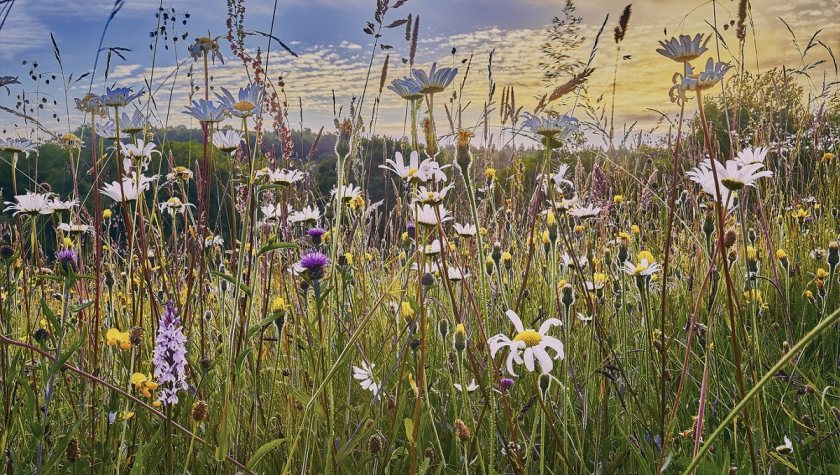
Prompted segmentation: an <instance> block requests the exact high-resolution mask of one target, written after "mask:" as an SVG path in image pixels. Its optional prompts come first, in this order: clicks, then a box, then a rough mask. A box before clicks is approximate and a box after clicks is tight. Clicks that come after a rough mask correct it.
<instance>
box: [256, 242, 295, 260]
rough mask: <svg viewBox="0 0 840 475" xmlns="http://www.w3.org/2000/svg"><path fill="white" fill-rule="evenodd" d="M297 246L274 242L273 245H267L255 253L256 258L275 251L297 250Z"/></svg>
mask: <svg viewBox="0 0 840 475" xmlns="http://www.w3.org/2000/svg"><path fill="white" fill-rule="evenodd" d="M297 248H298V245H297V244H295V243H293V242H275V243H274V244H267V245H265V246H263V247H262V248H260V250H259V251H257V257H260V256H262V255H263V254H265V253H266V252H271V251H276V250H277V249H297Z"/></svg>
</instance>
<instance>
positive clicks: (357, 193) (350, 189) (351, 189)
mask: <svg viewBox="0 0 840 475" xmlns="http://www.w3.org/2000/svg"><path fill="white" fill-rule="evenodd" d="M332 195H333V196H335V197H339V196H341V201H344V202H345V203H346V202H348V201H353V200H355V199H357V198H359V197H361V196H362V189H361V188H359V187H358V186H355V185H353V184H352V183H351V184H349V185H344V186H342V187H341V193H339V190H338V188H333V189H332Z"/></svg>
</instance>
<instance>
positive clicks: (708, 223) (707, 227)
mask: <svg viewBox="0 0 840 475" xmlns="http://www.w3.org/2000/svg"><path fill="white" fill-rule="evenodd" d="M714 231H715V218H714V215H713V214H712V212H711V211H706V214H705V215H704V216H703V232H704V233H705V234H706V237H709V236H711V235H712V233H713V232H714Z"/></svg>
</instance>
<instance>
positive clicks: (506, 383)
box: [499, 378, 513, 393]
mask: <svg viewBox="0 0 840 475" xmlns="http://www.w3.org/2000/svg"><path fill="white" fill-rule="evenodd" d="M499 387H500V388H501V389H502V392H503V393H506V392H508V390H509V389H510V388H512V387H513V380H512V379H510V378H502V379H501V380H499Z"/></svg>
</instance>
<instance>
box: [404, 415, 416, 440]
mask: <svg viewBox="0 0 840 475" xmlns="http://www.w3.org/2000/svg"><path fill="white" fill-rule="evenodd" d="M403 425H404V426H405V437H406V439H408V441H409V442H410V443H411V445H414V434H413V433H414V421H413V420H411V418H410V417H406V418H405V420H403Z"/></svg>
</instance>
